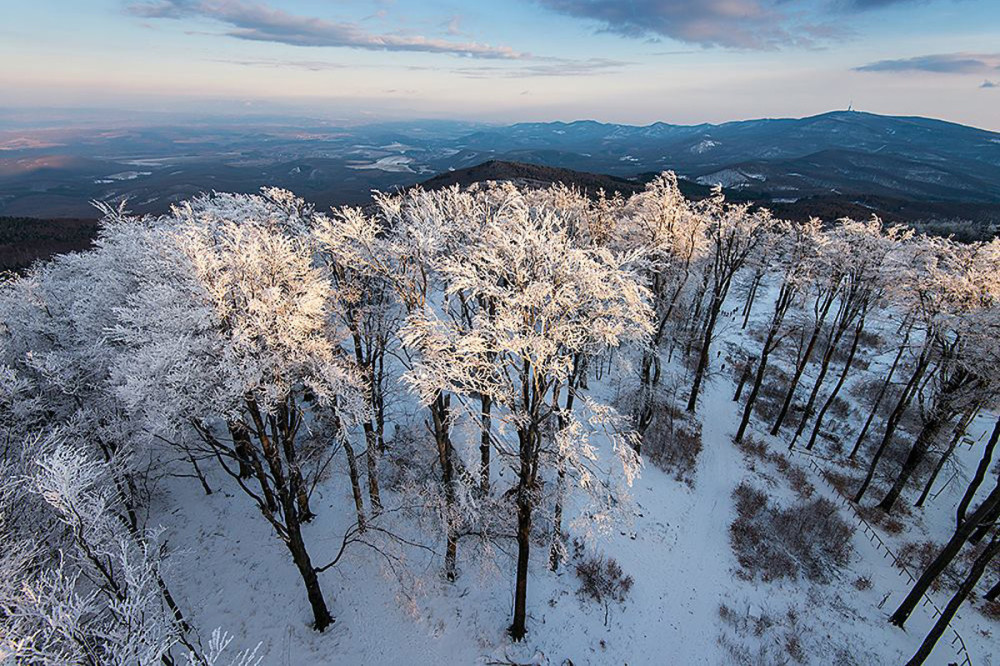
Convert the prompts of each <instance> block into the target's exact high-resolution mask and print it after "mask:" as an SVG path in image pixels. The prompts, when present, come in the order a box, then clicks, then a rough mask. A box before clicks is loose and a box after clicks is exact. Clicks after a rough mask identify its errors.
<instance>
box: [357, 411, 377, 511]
mask: <svg viewBox="0 0 1000 666" xmlns="http://www.w3.org/2000/svg"><path fill="white" fill-rule="evenodd" d="M361 427H362V429H363V430H364V433H365V467H366V469H367V471H368V499H369V501H370V502H371V505H372V515H373V516H377V515H378V514H380V513H382V494H381V492H380V491H379V487H378V438H377V437H376V436H375V428H374V427H372V424H371V422H370V421H369V420H368V418H367V417H366V418H365V420H364V421H362V423H361Z"/></svg>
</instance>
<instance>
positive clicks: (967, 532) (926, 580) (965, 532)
mask: <svg viewBox="0 0 1000 666" xmlns="http://www.w3.org/2000/svg"><path fill="white" fill-rule="evenodd" d="M996 506H1000V479H997V485H996V486H995V487H994V488H993V491H992V492H991V493H990V494H989V496H988V497H987V498H986V499H985V500H984V501H983V503H982V504H981V505H979V508H978V509H976V510H975V511H974V512H973V513H972V515H971V516H969V519H968V520H967V521H965V522H964V523H962V524H961V525H959V526H958V529H956V530H955V533H954V534H952V536H951V539H949V540H948V543H947V544H945V546H944V548H942V549H941V552H940V553H938V555H937V557H935V558H934V561H933V562H931V563H930V564H929V565H928V566H927V568H926V569H925V570H924V572H923V573H922V574H921V575H920V578H918V579H917V582H916V583H914V584H913V589H911V590H910V593H909V594H907V595H906V598H905V599H903V603H901V604H900V605H899V608H897V609H896V612H895V613H893V614H892V617H890V618H889V622H891V623H892V624H894V625H896V626H897V627H902V626H903V625H904V624H905V623H906V620H907V618H909V617H910V614H911V613H912V612H913V609H914V608H916V607H917V604H918V603H920V600H921V598H923V595H924V594H926V593H927V590H929V589H930V586H931V584H932V583H933V582H934V581H935V580H936V579H937V577H938V576H939V575H940V574H941V572H942V571H944V570H945V568H947V566H948V565H949V564H951V562H952V560H954V559H955V556H956V555H958V553H959V551H960V550H962V546H963V545H965V542H966V541H967V540H968V539H969V537H970V536H971V535H972V532H973V530H974V529H975V528H976V526H978V525H980V524H982V523H984V522H985V521H986V518H987V516H988V514H989V513H990V512H991V510H992V509H993V508H994V507H996ZM987 529H988V524H987Z"/></svg>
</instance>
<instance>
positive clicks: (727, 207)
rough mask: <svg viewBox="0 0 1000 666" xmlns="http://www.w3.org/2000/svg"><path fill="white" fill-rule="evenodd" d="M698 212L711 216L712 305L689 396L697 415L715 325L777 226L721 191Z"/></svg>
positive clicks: (709, 279)
mask: <svg viewBox="0 0 1000 666" xmlns="http://www.w3.org/2000/svg"><path fill="white" fill-rule="evenodd" d="M698 210H699V213H700V214H702V215H705V216H707V217H708V231H707V235H708V258H707V263H708V265H707V266H706V267H705V281H706V282H705V284H706V287H707V288H706V292H707V298H708V305H707V306H706V307H707V309H706V311H705V319H704V322H703V323H702V324H701V332H700V336H699V337H700V343H699V352H698V363H697V365H696V367H695V371H694V381H693V382H692V385H691V394H690V396H689V397H688V403H687V411H689V412H694V410H695V407H697V405H698V393H699V392H700V390H701V383H702V381H703V380H704V378H705V372H706V371H707V370H708V362H709V359H710V358H711V346H712V339H713V337H714V336H715V326H716V324H717V323H718V320H719V313H720V312H722V306H723V304H724V303H725V301H726V297H727V296H728V295H729V289H730V287H731V286H732V284H733V278H735V277H736V274H737V273H738V272H739V271H740V270H742V269H743V267H744V266H745V265H746V263H747V261H748V260H749V259H750V257H751V256H752V255H753V254H754V252H756V251H757V249H758V248H759V246H760V244H761V243H763V242H764V240H765V239H766V238H767V235H768V233H769V232H770V230H771V229H772V228H773V226H774V219H773V218H772V217H771V213H770V212H769V211H767V210H763V209H761V210H751V208H750V206H749V204H731V203H727V202H726V201H725V200H724V199H723V197H722V194H721V191H719V192H716V193H715V195H713V196H712V197H710V198H708V199H706V200H704V201H701V202H699V203H698Z"/></svg>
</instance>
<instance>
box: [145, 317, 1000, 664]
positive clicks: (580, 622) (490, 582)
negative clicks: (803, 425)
mask: <svg viewBox="0 0 1000 666" xmlns="http://www.w3.org/2000/svg"><path fill="white" fill-rule="evenodd" d="M769 307H770V304H769V303H766V302H763V303H761V304H759V305H758V306H757V307H756V308H755V311H759V312H757V313H756V314H755V317H761V318H763V317H766V316H768V314H769V313H768V312H767V309H768V308H769ZM737 317H738V315H737V314H736V313H735V312H734V313H732V315H731V317H730V321H729V322H728V325H725V326H720V331H721V333H720V339H719V340H718V342H717V343H716V344H717V345H718V347H717V348H718V349H723V346H724V345H725V344H726V342H727V341H730V342H731V341H734V340H737V339H739V330H738V329H739V324H738V323H736V319H737ZM744 344H746V345H747V346H748V348H755V347H756V346H757V344H758V343H756V342H753V341H745V342H744ZM716 363H717V364H718V363H719V361H718V360H716ZM875 367H876V368H877V367H878V366H875ZM715 370H716V371H717V370H718V368H715ZM619 372H622V373H624V372H626V370H619ZM615 386H616V378H615V377H614V376H612V377H609V378H605V381H604V382H603V383H601V384H597V383H596V382H594V381H592V382H591V389H592V390H593V391H594V392H596V393H599V394H605V397H613V394H614V393H615ZM732 393H733V385H732V382H731V381H730V380H729V379H728V374H725V373H721V372H716V374H715V375H714V376H712V377H711V378H710V381H709V382H708V384H707V386H706V388H705V391H704V394H703V398H702V401H701V404H700V405H699V408H698V417H699V419H700V420H701V421H702V423H703V433H702V439H703V450H702V452H701V454H700V457H699V459H698V467H697V472H696V475H695V479H694V483H693V486H689V485H687V484H685V483H681V482H678V481H676V480H674V478H673V477H672V476H671V475H669V474H667V473H665V472H663V471H661V470H660V469H658V468H656V467H655V466H653V465H649V464H647V465H646V466H645V468H644V470H643V472H642V475H641V477H640V478H639V479H638V480H637V481H636V482H635V485H634V486H633V488H632V503H631V505H630V506H629V507H628V513H629V514H630V515H631V520H630V522H628V523H627V524H621V525H618V526H616V528H615V531H613V532H612V533H611V534H606V535H604V536H603V537H601V538H599V539H592V540H590V541H588V546H589V547H590V548H592V549H593V550H594V551H596V552H600V553H603V554H605V555H606V556H609V557H613V558H614V559H616V560H617V561H618V562H619V563H620V564H621V566H622V568H623V569H624V571H625V572H626V573H627V574H629V575H631V576H632V577H633V578H634V581H635V583H634V587H633V588H632V591H631V594H630V595H629V597H628V599H627V601H626V602H625V604H624V605H623V606H619V605H616V604H612V605H611V606H610V608H609V612H608V621H607V624H606V625H605V609H604V608H603V607H602V606H600V605H597V604H594V603H593V602H589V601H585V600H583V599H582V598H581V597H580V596H579V595H578V594H577V589H578V587H579V582H578V580H577V578H576V576H575V575H574V572H573V570H572V565H571V564H570V565H564V566H563V567H561V568H560V570H559V572H558V573H552V572H550V571H549V570H548V568H547V566H546V564H547V555H548V549H547V548H546V547H539V546H536V547H535V548H534V550H533V560H532V563H531V579H530V582H529V587H528V612H529V617H528V630H529V633H528V636H527V637H526V639H525V640H524V641H523V642H522V643H517V644H514V643H511V641H510V639H509V638H508V636H507V634H506V627H507V626H508V624H509V622H510V617H511V607H512V603H513V570H514V560H513V558H512V557H511V556H510V555H511V552H512V550H509V551H508V552H507V553H505V552H501V551H497V552H496V553H495V556H494V557H493V558H491V559H489V560H488V561H487V560H484V558H483V557H482V556H481V551H480V550H478V549H477V548H475V547H472V546H469V545H467V544H465V543H464V542H463V544H462V545H460V547H459V569H460V575H459V578H458V580H457V581H456V582H454V583H447V582H445V581H444V580H443V579H442V577H441V575H440V572H441V552H440V551H441V550H442V548H443V546H442V544H441V543H434V542H426V540H427V539H428V538H429V537H427V536H426V533H425V534H424V536H423V539H424V541H425V543H426V545H427V546H430V547H432V548H434V549H435V550H436V551H438V552H435V553H430V552H428V551H427V550H425V549H423V548H421V547H417V546H413V547H407V548H403V550H401V551H400V554H401V555H403V556H405V561H400V560H396V559H391V558H390V559H386V558H384V557H382V556H381V555H380V554H379V553H378V552H376V551H375V550H373V549H371V548H369V547H366V546H364V545H360V544H354V545H352V546H351V547H349V549H348V551H347V554H346V555H345V557H344V558H343V559H342V560H341V561H340V562H339V563H338V564H337V565H336V566H335V567H332V568H331V569H329V570H327V571H326V572H324V573H323V574H322V575H321V579H320V580H321V584H322V586H323V588H324V591H325V593H326V595H327V598H328V602H329V603H330V606H331V611H332V612H333V614H334V616H335V617H336V623H335V624H334V625H333V626H332V627H330V628H329V629H328V630H327V631H326V632H324V633H322V634H320V633H316V632H314V631H313V630H312V629H310V628H309V626H308V624H309V622H310V619H311V618H310V613H309V607H308V605H307V603H306V599H305V595H304V593H303V589H302V586H301V582H300V579H299V577H298V574H297V573H296V571H295V569H294V567H293V565H292V562H291V559H290V558H289V556H288V553H287V551H286V550H285V547H284V546H283V545H282V544H281V543H279V542H278V540H277V539H275V538H274V536H273V535H272V534H271V532H270V527H269V526H268V525H267V523H266V522H265V521H263V520H262V519H261V518H260V516H259V515H258V514H257V513H256V509H255V508H254V507H253V506H252V504H251V503H250V502H249V501H247V498H246V497H245V496H244V495H243V494H242V492H241V491H240V490H239V489H237V488H235V487H234V486H233V484H232V483H231V482H230V480H229V479H227V478H223V477H222V476H221V475H218V474H214V475H211V476H210V482H211V484H212V485H213V487H214V488H215V489H216V492H215V493H213V494H212V495H210V496H205V495H204V493H203V492H202V490H201V488H200V486H199V484H198V483H197V482H196V481H194V480H192V479H190V478H170V479H167V480H166V481H165V482H164V489H163V492H162V493H161V494H159V495H158V497H157V499H156V501H155V502H154V505H153V507H152V512H153V521H152V522H154V523H155V522H161V523H162V524H163V525H164V526H165V527H166V528H167V529H168V532H167V536H168V537H169V543H170V546H171V548H172V549H173V550H175V551H179V552H176V553H175V554H174V555H173V556H172V570H171V572H170V577H169V578H170V584H171V585H172V587H173V588H175V594H176V595H177V596H178V597H179V599H180V600H182V601H181V603H182V606H183V607H185V608H187V609H189V611H188V612H189V614H190V615H192V616H193V618H192V619H193V620H194V624H195V625H196V626H198V627H204V628H212V627H216V626H221V627H222V628H223V629H225V630H226V631H228V632H229V633H231V634H233V635H234V636H235V643H236V644H239V645H242V646H252V645H253V644H255V643H257V642H258V641H261V642H262V643H263V644H262V647H261V652H260V654H262V655H263V663H264V664H276V665H300V664H301V665H310V664H410V665H419V664H496V663H500V664H509V663H515V664H522V663H545V664H576V665H580V664H633V665H635V664H728V663H764V664H766V663H782V662H781V661H780V660H781V659H785V660H787V661H786V662H785V663H794V662H793V661H792V660H791V658H790V657H789V656H788V655H789V649H788V647H787V645H788V643H789V641H792V642H796V643H797V644H799V645H800V647H801V650H800V652H795V650H792V652H795V653H796V654H801V659H802V662H801V663H811V664H834V663H855V664H899V663H903V662H904V661H905V660H906V659H908V658H909V656H910V655H911V654H912V653H913V652H914V651H915V649H916V647H917V646H918V645H919V643H920V641H921V640H922V638H923V635H924V633H925V632H926V630H927V629H928V628H929V627H930V624H931V616H930V614H929V613H928V612H927V610H926V609H923V608H921V609H918V611H917V612H916V613H915V615H914V616H913V618H912V619H911V621H910V622H909V623H908V624H907V630H906V631H905V632H904V631H901V630H899V629H896V628H894V627H892V626H891V625H889V624H888V622H887V618H888V615H889V613H891V612H892V610H893V609H894V608H895V604H897V603H898V602H899V601H900V600H901V599H902V596H903V595H904V594H905V593H906V590H907V585H908V581H907V579H906V578H905V577H903V576H900V575H899V573H898V571H897V570H896V569H895V568H894V567H893V566H892V563H891V559H890V558H886V556H885V555H884V553H883V552H882V551H880V550H878V549H877V548H876V547H875V546H874V545H873V544H872V542H871V540H870V538H869V537H868V536H867V535H866V534H865V533H864V532H863V531H862V530H858V531H856V533H855V534H854V537H853V547H854V554H853V555H852V557H851V559H850V563H849V564H848V566H847V567H846V568H845V569H844V570H843V571H841V572H837V573H836V574H835V575H834V577H833V580H832V581H831V582H830V583H828V584H818V583H811V582H807V581H802V580H799V581H789V580H784V581H782V582H776V583H765V582H761V581H759V580H758V581H754V580H745V577H740V576H738V575H737V573H738V569H739V565H738V563H737V561H736V558H735V556H734V554H733V551H732V549H731V547H730V543H729V526H730V524H731V523H732V521H733V519H734V517H735V510H734V505H733V499H732V492H733V489H734V488H735V487H736V486H737V485H738V484H739V483H740V482H741V481H743V480H749V481H750V482H751V483H752V484H754V485H756V486H759V487H761V488H762V489H766V491H767V493H768V495H769V496H770V497H771V498H772V499H773V500H774V501H775V502H778V503H785V504H787V503H790V502H792V501H794V498H795V493H794V491H793V490H792V489H791V488H790V487H789V486H788V484H787V482H785V481H784V480H783V479H782V477H781V476H780V475H778V474H776V473H774V471H773V470H771V469H769V468H768V466H767V465H766V464H764V463H762V462H760V461H751V460H747V459H746V458H745V457H744V454H743V453H742V452H741V451H740V450H738V449H737V448H736V447H735V446H734V445H733V443H732V434H733V432H734V431H735V429H736V426H737V424H738V419H739V406H738V405H737V403H735V402H733V401H732ZM991 419H992V417H987V416H983V417H980V419H978V420H977V421H976V423H975V425H974V427H973V429H972V432H971V436H972V438H973V439H977V438H979V437H980V434H981V432H982V431H983V429H985V428H986V427H988V426H989V425H990V421H991ZM784 435H785V433H782V436H781V437H778V438H769V437H765V436H764V435H762V434H760V433H759V432H756V433H755V436H757V437H759V438H760V439H763V440H765V441H767V442H768V445H769V446H770V447H771V448H772V450H774V451H781V452H784V451H785V449H786V448H787V441H786V440H785V439H784ZM390 446H391V442H390ZM960 454H961V456H962V459H963V462H964V464H965V465H966V466H967V467H968V466H971V465H974V464H975V462H976V461H977V460H978V455H979V448H976V449H975V450H970V449H969V448H968V447H965V446H962V447H960ZM808 460H809V459H808V458H807V457H805V456H801V455H799V456H793V457H792V461H793V462H794V463H796V464H799V465H802V466H803V467H805V468H806V469H807V471H808V474H809V477H810V480H811V482H812V483H813V485H814V486H815V487H816V490H817V492H819V493H820V494H822V495H824V496H827V497H830V498H836V495H835V491H834V490H833V489H832V487H830V486H829V485H828V484H827V483H826V482H825V481H824V480H823V479H822V478H821V477H820V475H819V474H817V473H816V472H815V470H814V469H813V468H812V467H810V466H809V465H808ZM338 462H339V461H338ZM818 462H819V464H821V465H825V464H828V463H826V462H824V461H822V460H820V461H818ZM383 464H387V463H385V461H383ZM942 483H943V480H942ZM961 491H962V484H960V483H958V482H953V483H952V484H951V485H950V487H949V488H947V489H946V490H945V492H946V493H960V492H961ZM904 499H907V501H910V502H912V499H908V497H907V498H904ZM351 501H352V500H351V495H350V486H349V483H348V481H347V476H346V470H340V469H338V470H336V471H335V472H334V473H333V475H332V477H331V478H330V479H328V480H327V481H325V482H324V483H323V484H321V485H320V486H319V487H318V488H317V490H316V492H315V495H314V496H313V500H312V504H313V508H314V510H315V511H316V512H317V513H318V517H317V518H316V519H315V520H314V521H313V523H311V524H310V525H308V526H306V529H305V536H306V539H307V542H308V544H309V547H310V554H311V555H312V557H313V561H314V562H313V563H314V564H315V565H317V566H319V565H322V564H325V563H326V561H327V560H328V559H330V558H332V557H333V556H334V555H335V554H336V552H337V550H338V549H339V547H340V544H341V540H342V537H343V534H344V532H345V530H347V529H348V527H349V525H350V523H351V522H352V521H353V514H352V512H351V511H350V510H349V507H350V506H351ZM401 501H403V500H402V499H401V498H399V497H396V496H395V495H394V494H393V493H392V492H391V491H387V492H386V493H385V494H384V503H385V505H386V507H387V508H388V509H389V510H388V511H387V515H386V516H385V517H383V519H382V520H383V521H386V522H384V523H383V524H385V525H388V526H391V527H392V528H393V529H398V530H399V531H400V532H401V533H403V532H406V531H407V529H408V527H407V525H408V523H407V521H408V520H410V519H409V518H406V517H405V515H404V513H403V512H398V513H394V512H393V507H395V506H397V505H398V503H399V502H401ZM953 505H954V501H952V499H949V498H948V497H945V496H942V497H941V498H939V500H938V501H935V502H932V503H931V504H930V505H929V506H928V508H927V509H926V510H925V511H924V512H923V515H922V520H919V521H917V522H916V526H915V527H913V528H912V529H911V530H908V531H907V532H906V533H903V534H900V535H895V536H894V537H891V538H890V537H889V536H888V535H885V534H882V535H881V536H882V538H883V539H885V540H886V542H887V543H888V544H889V545H890V547H891V548H898V547H899V546H900V545H901V544H902V542H904V541H905V540H907V539H909V540H913V539H914V538H917V535H916V533H915V531H919V532H921V533H923V534H926V535H927V536H929V537H930V538H934V539H936V540H938V541H942V540H944V539H945V538H946V537H947V535H948V530H949V529H950V525H951V522H950V521H952V520H953V519H952V517H951V509H950V507H951V506H953ZM838 506H839V507H840V511H841V513H842V515H843V516H844V518H845V519H847V520H849V521H853V522H854V523H855V524H856V523H857V521H856V520H854V519H853V514H852V513H851V510H850V508H849V507H847V506H845V505H844V504H843V503H840V502H838ZM923 538H926V537H923ZM863 578H870V580H871V586H870V587H869V588H868V589H858V588H857V587H856V584H857V582H858V580H859V579H863ZM943 602H944V599H942V601H941V605H943ZM722 605H725V606H726V607H727V608H728V609H729V610H730V612H729V614H728V615H727V618H728V619H724V618H723V617H721V616H720V607H721V606H722ZM734 618H735V619H734ZM955 626H956V628H957V629H958V631H959V632H960V633H961V635H962V636H963V638H964V640H965V643H966V645H967V646H968V650H969V652H970V657H971V661H972V663H973V664H976V665H977V666H981V665H988V664H991V663H993V661H992V654H993V652H994V651H995V647H994V645H995V640H994V639H993V638H992V636H991V635H990V634H989V631H990V630H991V624H990V621H989V620H987V619H986V618H985V617H984V616H982V615H981V614H980V613H978V612H977V611H976V610H974V609H972V608H969V607H965V608H963V610H962V612H961V613H960V617H959V618H958V619H956V622H955ZM951 639H952V636H951V635H950V634H948V635H946V636H945V638H943V639H942V640H941V641H940V643H939V645H938V647H937V648H936V650H935V652H934V654H933V655H932V657H931V659H930V660H929V662H928V663H931V664H946V663H951V662H956V663H957V662H961V661H962V657H960V656H958V654H957V652H956V647H957V646H953V645H951ZM741 650H742V654H743V658H742V660H741V659H740V658H739V656H738V655H739V654H740V651H741ZM747 655H751V657H752V656H753V655H756V658H752V659H749V660H748V657H747Z"/></svg>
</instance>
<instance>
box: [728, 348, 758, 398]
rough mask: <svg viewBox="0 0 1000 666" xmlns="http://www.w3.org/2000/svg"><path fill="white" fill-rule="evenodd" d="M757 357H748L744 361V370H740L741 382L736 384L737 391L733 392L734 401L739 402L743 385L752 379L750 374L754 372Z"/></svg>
mask: <svg viewBox="0 0 1000 666" xmlns="http://www.w3.org/2000/svg"><path fill="white" fill-rule="evenodd" d="M756 360H757V359H755V358H753V357H748V358H747V359H746V361H745V362H744V363H743V370H742V372H740V382H739V384H737V385H736V393H734V394H733V402H739V401H740V396H741V395H743V387H744V386H746V383H747V380H748V379H750V375H751V374H753V369H754V363H755V362H756Z"/></svg>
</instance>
